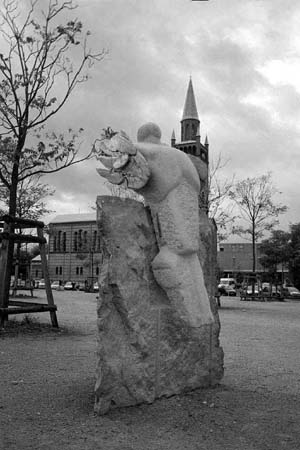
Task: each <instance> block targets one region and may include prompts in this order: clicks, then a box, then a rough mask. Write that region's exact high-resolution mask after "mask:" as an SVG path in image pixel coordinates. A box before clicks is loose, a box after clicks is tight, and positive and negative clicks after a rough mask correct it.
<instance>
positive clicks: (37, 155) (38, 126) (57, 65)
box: [0, 0, 106, 298]
mask: <svg viewBox="0 0 300 450" xmlns="http://www.w3.org/2000/svg"><path fill="white" fill-rule="evenodd" d="M28 5H29V6H28V8H27V11H26V12H25V13H24V2H19V1H18V0H2V6H1V8H0V36H2V44H1V50H2V52H0V182H1V183H2V184H3V185H4V186H5V187H6V188H7V189H8V191H9V211H8V212H9V214H10V215H11V216H16V213H17V191H18V185H19V183H21V182H22V181H24V180H25V179H26V178H30V177H32V176H33V175H36V174H42V173H52V172H56V171H58V170H61V169H64V168H65V167H69V166H71V165H73V164H77V163H79V162H81V161H83V160H85V159H88V158H90V157H91V156H92V152H93V150H91V151H90V152H89V153H88V154H86V155H85V156H83V157H81V158H78V151H79V146H78V144H77V141H78V133H74V132H73V131H72V130H69V131H68V134H67V136H65V135H64V134H56V133H47V134H46V136H45V139H43V138H42V131H43V129H42V127H43V125H44V124H45V123H46V122H47V121H48V119H50V118H51V117H53V116H54V115H55V114H57V113H58V112H59V111H60V110H61V109H62V107H63V106H64V105H65V103H66V101H67V100H68V98H69V97H70V95H71V94H72V92H73V91H74V89H75V87H76V86H77V85H78V84H79V83H82V82H85V81H86V80H87V79H88V75H87V73H86V69H87V70H88V69H89V68H90V67H91V65H92V64H93V63H94V62H95V61H101V60H102V59H103V58H104V56H105V53H106V52H105V51H104V50H103V51H101V52H100V53H92V52H91V50H90V49H89V48H88V43H87V38H88V35H89V34H90V33H89V32H86V33H84V32H83V26H82V23H81V22H80V21H79V20H78V19H73V20H66V21H65V23H64V24H63V25H61V24H60V23H59V22H60V20H61V18H62V19H63V18H64V16H65V13H67V14H68V15H70V14H71V12H72V11H73V10H74V8H75V7H74V5H73V2H72V0H65V1H63V0H49V1H48V5H47V7H46V8H45V9H44V10H41V11H39V10H38V7H39V2H38V0H30V1H28ZM38 14H39V17H40V19H39V20H37V19H36V17H37V16H38ZM73 49H74V50H75V49H76V51H80V57H79V59H78V63H77V65H75V64H74V63H73V62H72V60H71V58H70V57H71V56H72V51H73ZM81 131H82V129H81V130H79V133H80V132H81ZM29 138H30V139H29ZM12 255H13V243H12V242H10V244H9V247H8V257H7V263H6V275H5V283H4V284H5V287H4V288H1V289H4V292H5V296H6V297H7V298H8V289H9V274H10V270H11V265H12ZM2 281H3V280H2ZM0 284H1V281H0Z"/></svg>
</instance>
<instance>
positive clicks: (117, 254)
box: [95, 196, 223, 414]
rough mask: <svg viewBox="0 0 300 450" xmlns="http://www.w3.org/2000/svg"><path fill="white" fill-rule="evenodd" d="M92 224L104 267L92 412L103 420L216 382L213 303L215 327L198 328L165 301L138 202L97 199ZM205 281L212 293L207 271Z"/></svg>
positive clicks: (218, 359)
mask: <svg viewBox="0 0 300 450" xmlns="http://www.w3.org/2000/svg"><path fill="white" fill-rule="evenodd" d="M97 221H98V226H99V229H100V232H101V237H102V254H103V264H102V266H101V273H100V276H99V288H100V290H99V300H98V309H97V313H98V333H99V335H98V352H97V354H98V367H97V373H96V387H95V394H96V400H95V411H96V412H97V413H98V414H105V413H106V412H107V411H108V410H109V409H110V408H113V407H121V406H129V405H135V404H139V403H151V402H153V401H154V400H155V399H156V398H159V397H162V396H171V395H173V394H178V393H181V392H185V391H189V390H192V389H195V388H199V387H207V386H212V385H215V384H216V383H218V382H219V380H220V379H221V378H222V376H223V351H222V348H221V347H220V345H219V329H220V326H219V319H218V313H217V310H216V307H215V301H214V299H213V298H211V302H212V311H213V313H214V318H215V322H214V323H213V324H212V325H203V326H201V327H198V328H196V327H193V326H191V324H190V323H187V322H186V320H184V318H183V317H182V316H181V315H180V314H179V313H178V311H176V308H174V305H172V304H171V303H170V300H169V299H168V297H167V295H166V294H165V292H164V291H163V290H162V289H161V288H160V287H159V285H158V284H157V283H156V281H155V279H154V277H153V273H152V270H151V262H152V260H153V259H154V257H155V256H156V255H157V253H158V248H157V244H156V238H155V234H154V228H153V224H152V219H151V215H150V212H149V211H148V210H147V208H145V207H144V206H143V205H142V204H141V203H139V202H136V201H135V200H131V199H121V198H118V197H110V196H103V197H98V199H97ZM205 226H206V227H207V229H206V231H205V227H204V240H205V242H206V243H205V245H204V244H203V252H204V260H205V263H207V261H208V260H209V251H208V248H207V240H208V236H209V238H210V239H211V241H212V240H213V237H212V233H211V229H210V225H209V223H208V222H206V225H205ZM209 230H210V231H209ZM201 262H202V261H201ZM207 273H208V274H209V275H207ZM204 275H205V277H206V278H205V281H206V282H207V285H209V288H208V292H209V293H210V294H211V293H212V292H213V287H212V279H213V277H212V276H211V270H210V271H209V270H204Z"/></svg>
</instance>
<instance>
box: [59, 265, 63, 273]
mask: <svg viewBox="0 0 300 450" xmlns="http://www.w3.org/2000/svg"><path fill="white" fill-rule="evenodd" d="M59 275H62V266H60V268H59Z"/></svg>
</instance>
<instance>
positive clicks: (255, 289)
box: [246, 284, 260, 295]
mask: <svg viewBox="0 0 300 450" xmlns="http://www.w3.org/2000/svg"><path fill="white" fill-rule="evenodd" d="M259 292H260V289H259V287H258V285H257V284H255V285H254V286H253V285H252V284H249V285H248V286H247V288H246V293H247V295H253V294H254V295H258V294H259Z"/></svg>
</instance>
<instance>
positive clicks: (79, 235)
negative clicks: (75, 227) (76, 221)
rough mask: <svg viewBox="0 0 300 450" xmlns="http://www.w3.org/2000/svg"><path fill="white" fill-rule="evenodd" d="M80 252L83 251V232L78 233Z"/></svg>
mask: <svg viewBox="0 0 300 450" xmlns="http://www.w3.org/2000/svg"><path fill="white" fill-rule="evenodd" d="M78 250H79V251H80V250H82V230H79V232H78Z"/></svg>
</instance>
